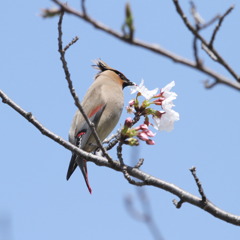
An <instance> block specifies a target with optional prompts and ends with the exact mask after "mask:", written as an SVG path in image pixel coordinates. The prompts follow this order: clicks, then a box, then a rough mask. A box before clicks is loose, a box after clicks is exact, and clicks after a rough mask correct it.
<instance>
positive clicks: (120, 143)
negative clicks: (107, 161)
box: [117, 142, 147, 187]
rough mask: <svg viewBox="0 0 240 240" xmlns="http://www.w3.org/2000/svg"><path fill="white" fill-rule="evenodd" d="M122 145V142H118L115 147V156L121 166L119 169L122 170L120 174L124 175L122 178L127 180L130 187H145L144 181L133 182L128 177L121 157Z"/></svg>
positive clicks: (126, 167)
mask: <svg viewBox="0 0 240 240" xmlns="http://www.w3.org/2000/svg"><path fill="white" fill-rule="evenodd" d="M122 145H123V143H122V142H119V144H118V146H117V156H118V160H119V162H120V165H121V168H122V173H123V175H124V177H125V178H126V179H127V181H128V182H129V183H130V184H132V185H135V186H139V187H141V186H144V185H147V183H146V182H144V181H141V182H139V181H135V180H134V179H133V178H131V177H130V175H129V173H128V171H127V169H128V166H127V165H125V163H124V161H123V157H122Z"/></svg>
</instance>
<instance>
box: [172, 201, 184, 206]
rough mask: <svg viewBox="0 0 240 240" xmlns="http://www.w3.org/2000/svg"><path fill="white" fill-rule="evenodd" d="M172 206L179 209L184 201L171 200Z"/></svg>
mask: <svg viewBox="0 0 240 240" xmlns="http://www.w3.org/2000/svg"><path fill="white" fill-rule="evenodd" d="M172 202H173V204H174V205H175V207H176V208H181V207H182V205H183V203H184V201H183V200H182V199H180V201H177V200H176V199H173V201H172Z"/></svg>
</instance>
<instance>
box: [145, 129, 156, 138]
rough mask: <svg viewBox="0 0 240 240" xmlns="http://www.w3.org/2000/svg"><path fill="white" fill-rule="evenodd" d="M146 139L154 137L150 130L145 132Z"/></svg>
mask: <svg viewBox="0 0 240 240" xmlns="http://www.w3.org/2000/svg"><path fill="white" fill-rule="evenodd" d="M145 133H146V134H147V136H148V137H154V136H155V135H156V133H153V132H152V131H151V130H148V131H145Z"/></svg>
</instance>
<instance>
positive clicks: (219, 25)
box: [209, 6, 234, 48]
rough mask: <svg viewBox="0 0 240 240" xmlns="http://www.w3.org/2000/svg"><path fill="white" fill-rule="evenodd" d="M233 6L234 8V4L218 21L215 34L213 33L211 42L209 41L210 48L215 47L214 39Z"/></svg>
mask: <svg viewBox="0 0 240 240" xmlns="http://www.w3.org/2000/svg"><path fill="white" fill-rule="evenodd" d="M233 8H234V6H231V7H230V8H229V9H228V10H227V11H226V12H225V13H224V14H223V15H222V16H221V17H220V18H219V22H218V24H217V26H216V28H215V29H214V31H213V34H212V38H211V40H210V42H209V47H210V48H212V47H213V42H214V40H215V37H216V34H217V32H218V30H219V28H220V27H221V25H222V22H223V20H224V19H225V17H226V16H227V15H228V14H229V13H230V12H231V11H232V10H233Z"/></svg>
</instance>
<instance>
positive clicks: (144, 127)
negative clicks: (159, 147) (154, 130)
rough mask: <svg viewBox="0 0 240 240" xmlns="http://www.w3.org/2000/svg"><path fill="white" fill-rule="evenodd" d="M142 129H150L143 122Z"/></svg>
mask: <svg viewBox="0 0 240 240" xmlns="http://www.w3.org/2000/svg"><path fill="white" fill-rule="evenodd" d="M140 129H142V130H148V126H147V125H146V124H141V125H140Z"/></svg>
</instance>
